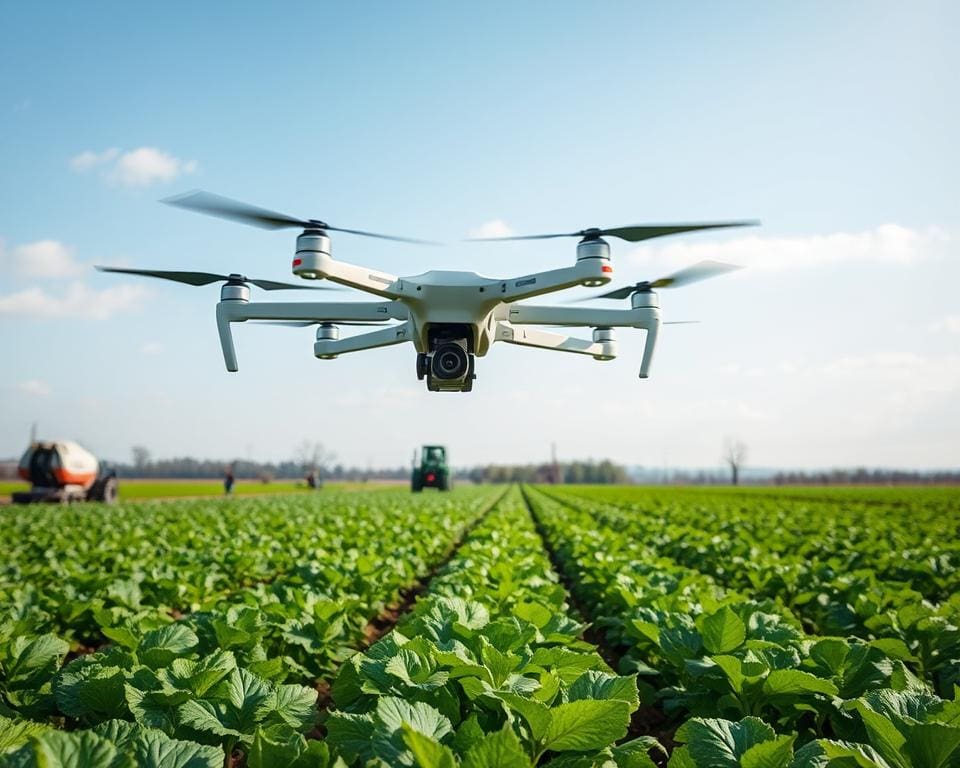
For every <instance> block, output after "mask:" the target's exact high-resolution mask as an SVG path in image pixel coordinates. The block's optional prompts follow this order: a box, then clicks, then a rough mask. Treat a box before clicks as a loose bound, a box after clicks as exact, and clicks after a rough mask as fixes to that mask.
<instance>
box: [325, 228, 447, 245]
mask: <svg viewBox="0 0 960 768" xmlns="http://www.w3.org/2000/svg"><path fill="white" fill-rule="evenodd" d="M324 229H329V230H330V231H332V232H346V233H347V234H350V235H361V236H363V237H376V238H377V239H379V240H394V241H396V242H398V243H413V244H415V245H440V243H438V242H437V241H436V240H418V239H416V238H414V237H400V236H398V235H381V234H379V233H378V232H366V231H364V230H362V229H344V228H343V227H331V226H325V227H324Z"/></svg>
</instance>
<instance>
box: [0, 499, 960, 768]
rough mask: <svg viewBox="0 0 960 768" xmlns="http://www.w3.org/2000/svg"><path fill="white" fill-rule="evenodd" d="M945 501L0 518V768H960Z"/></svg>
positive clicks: (297, 502)
mask: <svg viewBox="0 0 960 768" xmlns="http://www.w3.org/2000/svg"><path fill="white" fill-rule="evenodd" d="M958 500H960V499H958V496H957V494H956V493H953V492H951V491H948V490H935V491H929V492H923V493H920V492H916V491H904V490H897V491H883V490H868V491H860V490H854V489H829V490H826V491H817V490H811V489H784V490H763V491H744V490H729V489H714V490H701V489H689V490H677V489H635V488H583V487H579V488H574V487H566V488H559V487H549V488H524V489H522V491H521V490H520V489H517V488H513V489H509V490H506V491H504V490H503V489H490V488H463V489H458V490H457V491H456V492H454V493H450V494H418V495H416V496H411V495H410V494H409V493H408V492H406V491H405V490H404V491H400V490H392V491H391V490H388V491H377V492H370V493H363V494H357V493H338V492H330V491H329V489H328V491H325V492H324V493H322V494H302V495H297V496H277V497H264V498H255V499H217V500H183V501H176V502H170V503H156V502H146V503H124V504H121V505H119V506H117V507H112V508H109V507H102V506H98V505H85V506H83V507H82V508H68V509H62V508H27V509H8V510H3V512H2V513H3V515H4V532H5V537H4V539H3V542H2V543H0V768H23V767H24V766H52V767H54V768H56V767H58V766H62V767H63V768H67V767H69V768H86V767H88V766H89V767H90V768H133V766H148V767H149V768H212V767H213V766H224V767H225V768H231V767H232V768H351V767H352V766H364V768H382V767H383V766H405V767H406V768H457V767H458V766H460V767H462V768H494V767H495V766H504V767H507V768H532V767H533V766H550V768H652V766H655V765H657V766H664V765H667V764H668V765H669V766H672V767H673V768H719V767H728V766H729V767H730V768H734V767H735V766H743V768H825V767H826V766H839V767H844V768H846V767H847V766H856V767H859V768H871V767H873V768H960V694H958V691H960V688H958V687H957V684H958V683H960V629H958V626H960V616H958V610H960V597H958V596H957V585H958V583H960V544H958V543H957V542H958V538H960V537H958V536H957V533H958V532H960V531H958V522H960V514H958V511H960V503H958ZM394 621H396V626H395V627H393V622H394ZM591 625H592V626H591ZM390 629H392V631H389V632H387V633H386V634H383V636H382V637H381V636H380V635H381V634H382V633H383V632H384V630H390Z"/></svg>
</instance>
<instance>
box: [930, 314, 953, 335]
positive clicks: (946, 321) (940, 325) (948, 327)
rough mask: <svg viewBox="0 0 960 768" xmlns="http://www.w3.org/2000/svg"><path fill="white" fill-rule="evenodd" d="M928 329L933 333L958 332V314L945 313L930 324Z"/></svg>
mask: <svg viewBox="0 0 960 768" xmlns="http://www.w3.org/2000/svg"><path fill="white" fill-rule="evenodd" d="M930 330H931V331H933V332H934V333H957V334H960V315H947V316H946V317H944V318H942V319H940V320H937V322H935V323H931V324H930Z"/></svg>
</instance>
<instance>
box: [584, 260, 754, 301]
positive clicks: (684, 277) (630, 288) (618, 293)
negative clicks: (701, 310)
mask: <svg viewBox="0 0 960 768" xmlns="http://www.w3.org/2000/svg"><path fill="white" fill-rule="evenodd" d="M737 269H740V267H738V266H736V265H734V264H724V263H723V262H720V261H700V262H697V263H696V264H694V265H693V266H691V267H687V268H686V269H681V270H680V271H679V272H674V273H673V274H672V275H670V276H669V277H661V278H659V279H658V280H643V281H641V282H639V283H634V284H633V285H625V286H624V287H623V288H617V289H615V290H613V291H607V293H601V294H599V295H598V296H585V297H583V298H581V299H574V301H590V300H591V299H627V298H630V297H631V296H632V295H633V294H635V293H645V292H647V291H652V290H654V289H655V288H679V287H680V286H681V285H689V284H690V283H695V282H697V281H698V280H706V279H707V278H709V277H716V276H717V275H722V274H724V273H726V272H733V271H734V270H737Z"/></svg>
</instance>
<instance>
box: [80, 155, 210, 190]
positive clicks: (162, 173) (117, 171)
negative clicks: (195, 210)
mask: <svg viewBox="0 0 960 768" xmlns="http://www.w3.org/2000/svg"><path fill="white" fill-rule="evenodd" d="M70 167H71V168H73V170H75V171H77V172H79V173H85V172H87V171H90V170H92V169H94V168H100V169H101V171H102V175H103V176H104V178H106V179H107V180H108V181H110V182H112V183H114V184H120V185H122V186H125V187H147V186H150V185H151V184H156V183H158V182H170V181H173V180H174V179H176V178H178V177H179V176H183V175H184V174H190V173H193V172H194V171H196V170H197V162H196V160H181V159H180V158H178V157H174V156H173V155H171V154H170V153H168V152H164V151H163V150H160V149H157V148H156V147H139V148H137V149H131V150H130V151H128V152H122V151H121V150H120V149H117V148H116V147H113V148H111V149H107V150H104V151H103V152H99V153H97V152H93V151H92V150H86V151H84V152H81V153H80V154H79V155H76V156H75V157H73V158H71V159H70Z"/></svg>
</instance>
